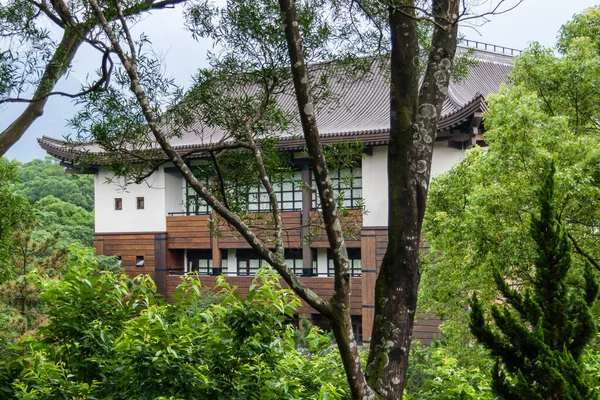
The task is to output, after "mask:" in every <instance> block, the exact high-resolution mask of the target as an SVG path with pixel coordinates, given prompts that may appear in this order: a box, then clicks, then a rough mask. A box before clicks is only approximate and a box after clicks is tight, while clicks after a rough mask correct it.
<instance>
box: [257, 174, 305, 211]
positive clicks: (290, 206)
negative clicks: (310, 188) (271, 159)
mask: <svg viewBox="0 0 600 400" xmlns="http://www.w3.org/2000/svg"><path fill="white" fill-rule="evenodd" d="M271 184H272V186H273V191H274V192H275V194H276V195H277V200H278V203H279V208H280V210H281V211H300V210H302V186H303V184H302V172H301V171H296V172H295V173H294V175H293V177H292V178H291V180H285V181H282V182H272V183H271ZM248 211H251V212H262V211H271V202H270V201H269V195H268V194H267V192H266V190H265V188H264V187H263V186H262V185H260V186H258V187H255V188H251V189H250V191H249V193H248Z"/></svg>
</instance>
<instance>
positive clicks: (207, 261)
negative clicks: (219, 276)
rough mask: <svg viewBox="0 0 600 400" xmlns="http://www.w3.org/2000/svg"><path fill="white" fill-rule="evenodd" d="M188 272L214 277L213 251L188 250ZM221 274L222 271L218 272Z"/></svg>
mask: <svg viewBox="0 0 600 400" xmlns="http://www.w3.org/2000/svg"><path fill="white" fill-rule="evenodd" d="M186 272H197V273H198V274H199V275H213V274H215V273H214V271H213V262H212V250H188V251H187V269H186ZM218 273H220V271H218Z"/></svg>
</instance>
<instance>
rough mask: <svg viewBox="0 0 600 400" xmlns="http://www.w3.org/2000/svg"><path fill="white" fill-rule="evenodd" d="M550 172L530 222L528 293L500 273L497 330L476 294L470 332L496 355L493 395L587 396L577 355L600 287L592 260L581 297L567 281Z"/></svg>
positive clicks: (590, 334) (567, 257) (590, 331)
mask: <svg viewBox="0 0 600 400" xmlns="http://www.w3.org/2000/svg"><path fill="white" fill-rule="evenodd" d="M554 172H555V171H554V167H553V166H552V167H551V168H550V169H549V171H548V173H547V174H546V176H545V180H544V184H543V186H542V188H541V190H540V194H539V202H540V216H539V218H537V217H535V218H533V220H532V223H531V235H532V237H533V238H534V240H535V243H536V250H537V257H536V261H535V264H534V266H533V267H532V268H533V275H534V276H533V281H532V283H531V286H532V290H529V289H526V290H525V291H524V292H523V291H522V290H519V289H514V288H513V287H512V286H511V284H509V283H508V282H506V281H505V280H504V278H503V277H502V275H501V274H500V273H496V274H495V280H496V285H497V286H498V289H499V290H500V292H501V293H502V295H503V297H504V299H505V302H506V304H505V305H502V306H499V305H493V306H492V318H493V320H494V323H495V326H496V328H497V330H494V329H493V328H492V326H491V325H490V324H489V323H488V322H487V321H486V318H485V314H484V311H483V308H482V305H481V303H480V302H479V300H478V299H477V296H476V295H475V294H474V295H473V297H472V300H471V303H470V304H471V307H472V311H471V313H470V318H469V327H470V329H471V331H472V332H473V334H474V335H475V337H476V338H477V340H479V341H480V342H481V343H483V345H484V346H486V347H487V348H488V349H489V350H490V351H491V353H492V355H493V356H495V357H497V358H498V361H497V363H496V365H495V367H494V370H493V373H492V375H493V376H492V378H493V385H492V387H493V390H494V392H495V393H496V394H497V395H499V396H501V397H502V398H506V399H550V398H552V399H554V398H556V399H592V398H597V396H598V394H597V393H594V391H593V389H592V388H591V387H590V384H589V382H588V380H587V379H586V376H585V374H584V373H583V366H582V364H581V362H580V361H581V355H582V352H583V350H584V348H585V347H586V345H588V344H589V343H590V341H591V340H592V339H593V338H594V337H595V336H596V335H597V333H598V332H597V328H596V325H595V323H594V319H593V318H592V314H591V312H590V307H591V306H592V305H593V304H594V302H595V301H596V298H597V296H598V290H599V286H598V282H597V281H596V278H595V276H594V271H593V269H592V266H591V264H590V263H589V262H587V263H586V267H585V287H584V289H583V290H582V291H581V292H580V291H578V290H576V289H575V288H569V285H568V283H567V279H568V274H569V270H570V269H571V266H572V261H571V254H570V250H569V247H570V246H569V239H568V238H567V235H566V233H565V231H564V229H563V228H562V227H561V226H560V224H559V223H558V221H557V212H556V209H555V201H554Z"/></svg>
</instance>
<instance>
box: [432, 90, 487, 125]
mask: <svg viewBox="0 0 600 400" xmlns="http://www.w3.org/2000/svg"><path fill="white" fill-rule="evenodd" d="M487 110H488V106H487V103H486V102H485V98H484V97H483V96H482V95H481V94H478V95H477V96H475V97H474V98H473V100H471V101H470V102H468V103H467V104H465V105H464V106H463V107H462V108H460V109H458V110H456V111H454V112H452V113H450V114H447V115H445V116H443V117H442V118H441V119H440V120H439V121H438V132H444V131H449V130H452V129H453V128H456V127H457V126H460V125H462V124H463V123H465V122H467V121H469V120H470V119H471V118H472V117H473V115H475V114H476V113H482V112H485V111H487Z"/></svg>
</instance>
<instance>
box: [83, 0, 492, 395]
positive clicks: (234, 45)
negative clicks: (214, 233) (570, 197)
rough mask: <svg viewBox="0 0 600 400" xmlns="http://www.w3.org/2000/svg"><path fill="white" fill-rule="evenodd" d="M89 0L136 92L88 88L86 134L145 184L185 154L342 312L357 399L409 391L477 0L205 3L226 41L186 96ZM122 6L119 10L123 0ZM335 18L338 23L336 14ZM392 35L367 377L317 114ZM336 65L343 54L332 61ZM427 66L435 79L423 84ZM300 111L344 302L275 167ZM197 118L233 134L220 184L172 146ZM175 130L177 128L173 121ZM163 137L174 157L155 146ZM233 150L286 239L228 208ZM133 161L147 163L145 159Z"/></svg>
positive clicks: (227, 213) (222, 154)
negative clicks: (434, 192) (283, 205)
mask: <svg viewBox="0 0 600 400" xmlns="http://www.w3.org/2000/svg"><path fill="white" fill-rule="evenodd" d="M502 3H503V2H502V1H501V2H500V4H502ZM90 4H91V6H92V8H93V9H94V12H95V15H96V17H97V18H98V20H99V21H100V24H101V25H102V27H103V30H104V34H105V35H106V38H107V40H108V41H109V42H110V47H112V48H113V49H114V52H115V53H116V54H117V55H118V56H119V60H120V62H121V65H122V67H123V71H122V75H121V76H122V77H123V79H122V80H121V82H119V83H120V84H121V85H122V86H125V87H129V88H130V89H131V92H130V93H129V94H127V93H123V92H122V91H119V89H118V88H117V87H114V88H110V89H108V90H107V91H106V92H104V93H102V94H101V95H96V94H91V95H90V96H88V97H87V98H86V99H85V100H86V107H85V111H84V112H83V113H80V114H79V116H78V117H77V118H75V119H74V120H73V124H74V125H75V126H76V128H77V130H78V132H79V133H80V134H82V135H89V134H90V132H91V134H92V137H93V138H94V139H95V140H96V142H97V143H99V144H100V145H101V146H103V148H104V149H106V150H107V151H110V152H111V153H110V154H111V157H110V158H111V161H112V162H113V167H114V169H115V171H116V172H117V173H118V174H121V175H127V176H129V177H130V178H131V177H134V180H136V181H140V180H141V179H143V178H144V177H147V176H148V174H150V173H151V172H152V171H153V170H154V169H155V168H157V167H158V166H159V165H161V164H162V163H164V162H166V161H170V162H172V163H173V164H174V165H175V166H176V167H177V168H178V169H179V170H180V171H181V173H182V175H183V176H184V177H185V179H186V181H187V182H188V184H189V185H190V186H191V187H193V188H194V190H196V192H197V193H198V194H199V196H200V197H201V198H202V199H203V200H204V201H205V202H206V203H207V204H208V205H209V206H210V207H212V209H213V210H215V211H216V212H217V213H218V214H219V215H220V216H221V217H222V218H223V219H224V220H225V221H226V222H227V223H229V224H230V225H231V226H233V227H235V228H236V229H237V230H238V231H239V232H240V234H241V235H242V236H243V237H244V238H245V239H246V240H247V241H248V243H250V244H251V246H252V248H253V249H254V250H255V251H257V252H258V253H259V254H260V255H261V257H262V258H263V259H264V260H266V261H267V262H268V263H269V264H270V265H272V266H273V267H274V268H275V269H276V270H277V272H278V273H279V274H280V275H281V277H282V278H283V279H284V280H285V281H286V283H287V284H288V285H289V286H290V287H291V288H292V289H293V290H294V291H295V292H296V293H297V294H298V295H299V296H300V297H301V298H302V299H303V300H305V301H306V302H307V303H308V304H310V305H311V306H312V307H313V308H314V309H316V310H317V311H319V312H320V313H322V314H323V315H325V316H327V317H328V318H329V319H330V320H331V323H332V327H333V332H334V334H335V337H336V342H337V344H338V348H339V351H340V354H341V358H342V361H343V364H344V368H345V371H346V374H347V379H348V382H349V384H350V388H351V393H352V396H353V398H357V399H358V398H360V399H362V398H370V397H373V396H375V395H376V394H375V393H377V395H379V396H381V397H386V398H393V399H398V398H401V397H402V393H403V387H404V382H405V375H406V368H407V364H408V353H409V349H410V339H411V334H412V323H413V319H414V313H415V308H416V300H417V288H418V283H419V271H418V269H419V258H418V248H419V238H420V233H421V222H422V219H423V215H424V211H425V199H426V197H427V190H428V182H429V174H430V166H431V154H432V151H433V143H434V141H435V135H436V131H437V129H436V123H437V120H438V118H439V115H440V112H441V108H442V104H443V102H444V99H445V95H446V91H447V86H448V83H449V80H450V73H451V70H452V65H453V60H454V55H455V49H456V43H457V39H458V38H457V29H458V22H459V20H460V19H461V18H463V20H464V19H466V18H471V17H472V16H469V15H468V11H469V10H468V9H466V8H464V7H466V5H465V3H461V2H459V1H456V0H435V1H433V2H432V4H431V5H429V6H423V7H420V3H417V2H414V1H406V2H393V3H391V4H386V3H379V2H370V1H368V2H356V1H347V2H345V1H343V2H332V3H328V2H316V1H307V2H301V3H298V4H296V2H294V1H292V0H281V1H279V2H274V1H264V2H254V1H251V2H250V1H243V0H232V1H229V2H228V4H227V7H226V8H224V9H220V8H213V7H210V6H209V5H208V4H207V3H204V2H201V3H199V4H197V5H195V6H194V7H193V8H192V9H191V10H190V13H189V15H190V24H191V26H192V28H193V32H194V34H196V35H199V36H209V37H211V38H213V40H214V41H215V42H216V43H217V44H218V45H220V46H222V50H221V51H220V53H219V54H218V55H214V56H213V57H212V58H211V60H210V61H211V67H212V68H211V69H210V70H203V71H200V73H199V76H198V82H197V85H196V86H195V88H194V89H193V90H192V91H191V93H189V94H187V95H186V96H181V93H179V92H177V91H173V90H170V89H172V82H170V81H168V80H164V79H160V65H159V64H158V63H157V62H156V61H155V60H152V59H150V58H149V56H148V53H147V52H144V51H143V46H142V47H140V44H141V45H143V44H144V43H136V41H135V40H134V39H133V38H132V36H131V33H130V31H129V28H128V26H127V24H126V23H125V21H123V20H121V21H119V23H118V24H113V23H111V22H110V21H109V18H107V17H106V16H105V12H106V10H105V9H104V7H105V6H104V5H102V4H99V3H98V2H96V1H95V0H92V1H91V2H90ZM461 4H462V7H461ZM115 8H116V12H117V14H119V12H120V8H121V5H120V4H119V2H118V1H117V2H115ZM497 10H498V8H496V9H495V10H494V11H497ZM349 11H350V12H349ZM327 15H330V16H332V18H331V19H329V18H326V17H324V16H327ZM357 19H359V20H360V22H357ZM419 21H425V22H426V23H428V24H430V25H429V29H430V31H431V32H432V34H431V36H429V38H428V42H427V43H426V47H427V48H429V49H430V51H429V52H428V53H426V54H427V55H426V56H425V57H424V58H425V59H426V62H425V65H424V67H423V68H420V67H419V66H418V62H417V61H418V60H419V58H420V57H419V56H420V51H419V41H418V40H419V29H418V26H419ZM332 22H333V23H332ZM387 29H390V32H391V37H390V38H389V39H388V38H387V37H385V35H384V34H383V32H384V31H385V30H387ZM365 39H366V41H364V40H365ZM388 42H389V44H390V46H391V47H390V51H391V53H390V54H391V64H390V70H391V74H390V77H391V78H390V79H391V92H390V94H391V104H390V110H391V133H390V145H389V148H390V150H389V155H388V170H389V173H388V175H389V191H390V192H389V198H390V205H389V207H390V222H389V237H390V241H389V243H390V244H389V247H388V251H387V254H386V256H385V259H384V262H383V265H382V268H381V273H380V275H379V278H378V282H377V294H376V296H377V300H376V301H375V304H376V310H375V313H376V323H375V326H374V333H373V336H372V346H371V353H370V356H369V362H368V367H367V372H368V374H365V372H364V371H363V369H362V366H361V363H360V359H359V357H358V348H357V345H356V341H355V339H354V334H353V332H352V327H351V319H350V313H349V309H350V295H349V294H350V269H349V262H348V255H347V250H346V247H345V239H344V232H343V229H342V223H341V219H340V215H339V213H338V207H337V204H336V201H334V199H333V197H332V195H331V194H332V193H333V190H332V184H331V179H330V178H329V172H328V162H327V160H326V158H325V153H324V150H323V147H322V145H321V143H320V141H319V130H318V124H317V120H316V118H315V112H314V111H315V108H316V107H320V106H321V104H322V103H321V101H323V99H324V98H326V95H327V90H326V89H327V82H328V81H330V80H331V79H342V78H343V77H344V75H346V74H347V73H348V71H351V69H350V68H348V62H349V61H354V62H357V61H358V64H361V63H362V64H363V65H364V63H365V62H366V63H376V62H379V61H380V59H379V58H360V57H359V56H361V55H367V54H371V53H370V52H369V51H368V50H370V51H371V52H372V50H373V49H377V50H381V51H382V52H385V50H386V47H385V46H386V44H387V43H388ZM357 58H358V59H357ZM324 60H328V61H331V62H330V63H322V62H323V61H324ZM339 60H342V61H344V63H345V65H346V68H344V69H342V70H341V72H340V71H339V70H337V68H338V65H339V64H338V63H336V62H335V61H339ZM311 61H315V62H321V64H319V65H320V66H322V67H321V68H318V67H317V68H315V69H314V70H311V68H310V67H309V66H308V63H310V62H311ZM336 70H337V74H336ZM421 73H423V84H422V85H421V87H420V89H419V78H420V76H421ZM290 81H292V82H293V85H294V90H295V94H296V102H297V112H296V113H290V112H289V111H287V110H284V109H282V108H280V107H279V106H278V105H277V102H276V101H275V99H276V96H277V95H278V94H280V93H281V92H282V91H283V90H284V88H285V87H286V86H287V85H289V82H290ZM165 92H166V93H167V94H165ZM294 117H295V118H299V119H300V123H301V126H302V132H303V136H304V139H305V141H306V146H307V152H308V155H309V157H310V160H311V164H312V170H313V172H314V175H315V181H316V185H317V191H318V194H319V199H320V203H321V206H322V216H323V221H324V227H325V230H326V232H327V237H328V241H329V244H330V247H331V250H332V254H333V261H334V266H335V295H334V296H333V297H332V298H331V299H323V298H320V297H318V296H317V295H316V294H315V293H314V292H313V291H312V290H310V289H309V288H308V287H306V286H305V285H304V284H303V283H302V281H301V280H300V279H298V278H297V277H296V276H295V274H294V273H292V272H291V271H290V270H289V269H288V268H287V266H286V263H285V259H284V248H283V247H284V240H283V231H282V221H281V213H280V211H279V207H278V199H277V195H276V193H275V191H274V190H273V180H272V178H271V177H273V176H274V175H275V176H277V174H276V172H278V168H274V167H280V169H279V172H281V167H283V169H284V170H285V168H284V167H285V164H283V165H282V163H275V164H274V163H272V162H271V161H270V160H272V158H271V157H272V156H273V155H274V154H275V153H276V152H274V151H273V149H274V146H273V144H274V141H273V139H272V137H273V136H277V134H281V133H285V132H286V128H289V127H290V126H291V124H292V123H293V122H294ZM196 120H199V121H200V122H201V123H202V124H203V126H206V127H207V128H211V129H216V128H218V129H219V132H222V133H223V134H224V140H222V141H220V142H218V143H216V144H214V145H212V146H207V147H204V148H203V149H202V151H205V152H206V153H208V154H209V155H210V156H211V163H212V166H211V167H210V168H212V169H213V170H214V172H215V175H216V176H217V179H216V181H217V182H216V184H215V185H210V184H206V181H205V180H204V179H199V177H198V176H197V175H195V174H194V172H193V171H192V170H191V169H190V168H189V166H188V165H186V163H185V160H184V157H182V154H180V153H178V152H177V151H175V150H174V149H173V146H172V145H171V143H170V140H171V139H173V138H175V137H177V136H178V135H180V134H182V132H184V129H185V128H186V125H187V128H189V125H190V121H196ZM166 125H168V126H169V129H168V130H165V129H164V126H166ZM88 137H89V136H88ZM154 143H157V144H158V145H159V146H160V149H161V150H162V152H160V153H159V152H157V151H155V150H154V147H153V144H154ZM226 157H234V158H237V159H240V158H241V157H246V159H248V160H251V161H252V164H248V165H252V167H248V168H247V169H248V171H249V172H250V173H251V175H252V180H251V181H250V182H247V183H246V185H251V184H252V183H254V182H256V183H258V184H260V185H262V187H263V188H264V190H265V192H266V193H267V194H268V196H269V199H270V202H271V209H272V216H271V221H270V223H271V227H272V232H273V234H272V236H271V237H270V238H269V240H268V241H265V240H263V239H261V238H260V237H259V236H258V235H257V232H256V231H254V230H253V229H251V227H250V225H251V224H250V223H249V222H248V221H249V220H248V218H249V216H248V215H246V214H244V213H236V208H235V207H234V204H230V203H229V199H228V198H229V197H230V193H231V189H230V187H229V185H228V184H227V183H226V181H225V180H224V179H223V178H222V174H221V172H222V169H224V168H226V166H227V165H228V164H229V165H231V161H229V160H230V158H229V159H228V158H226ZM132 159H136V161H138V163H136V164H134V165H132V163H131V160H132ZM279 176H281V174H279ZM233 186H235V185H233ZM273 249H274V250H273ZM391 299H395V300H393V301H392V300H391ZM367 375H368V377H367Z"/></svg>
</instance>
